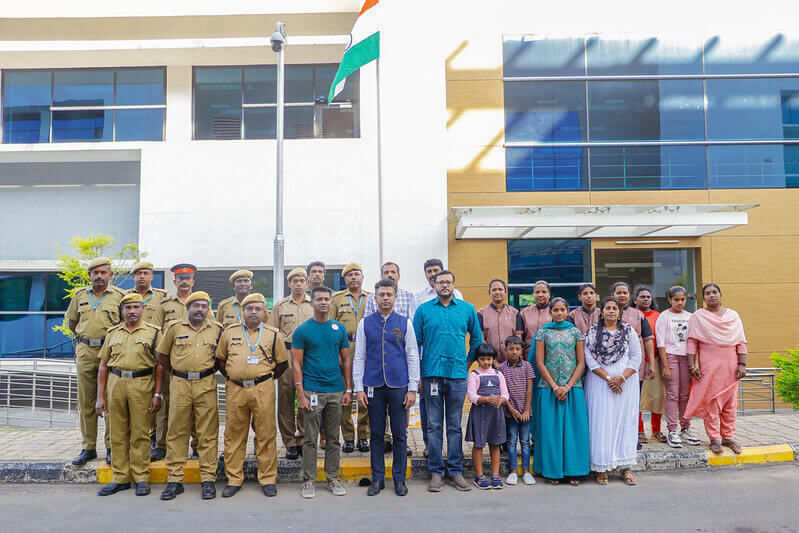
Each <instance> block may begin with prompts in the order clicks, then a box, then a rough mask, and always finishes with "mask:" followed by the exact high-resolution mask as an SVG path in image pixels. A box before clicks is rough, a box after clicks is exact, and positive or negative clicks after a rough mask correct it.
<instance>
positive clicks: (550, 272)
mask: <svg viewBox="0 0 799 533" xmlns="http://www.w3.org/2000/svg"><path fill="white" fill-rule="evenodd" d="M590 279H591V241H590V240H589V239H524V240H509V241H508V280H509V284H510V303H511V304H512V305H516V306H518V307H524V306H527V305H531V304H532V293H533V287H532V284H533V283H535V282H536V281H538V280H546V281H548V282H549V283H551V284H554V285H555V286H554V287H553V288H552V294H553V296H562V297H563V298H566V299H567V300H568V301H569V303H570V304H571V305H579V302H578V301H577V287H578V286H579V285H580V284H581V283H584V282H586V281H590ZM514 285H516V286H515V287H514Z"/></svg>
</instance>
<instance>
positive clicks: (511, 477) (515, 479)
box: [505, 472, 519, 485]
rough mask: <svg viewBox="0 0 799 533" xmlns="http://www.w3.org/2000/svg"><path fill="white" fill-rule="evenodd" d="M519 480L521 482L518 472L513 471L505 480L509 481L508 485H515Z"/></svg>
mask: <svg viewBox="0 0 799 533" xmlns="http://www.w3.org/2000/svg"><path fill="white" fill-rule="evenodd" d="M518 482H519V474H517V473H516V472H511V473H510V474H508V478H507V479H506V480H505V483H507V484H508V485H515V484H516V483H518Z"/></svg>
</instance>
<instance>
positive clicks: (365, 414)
mask: <svg viewBox="0 0 799 533" xmlns="http://www.w3.org/2000/svg"><path fill="white" fill-rule="evenodd" d="M356 408H357V409H358V439H359V440H360V439H368V438H369V411H368V410H367V409H360V408H359V406H358V402H352V403H351V404H349V405H348V406H347V407H345V408H344V411H343V412H342V414H341V434H342V435H343V436H344V440H345V441H348V440H352V441H354V440H355V426H354V425H353V424H352V410H353V409H356ZM325 434H326V435H327V431H325Z"/></svg>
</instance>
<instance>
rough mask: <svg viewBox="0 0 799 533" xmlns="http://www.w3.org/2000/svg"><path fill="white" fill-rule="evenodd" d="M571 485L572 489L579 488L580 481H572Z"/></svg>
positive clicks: (570, 481)
mask: <svg viewBox="0 0 799 533" xmlns="http://www.w3.org/2000/svg"><path fill="white" fill-rule="evenodd" d="M569 485H571V486H572V487H577V486H579V485H580V480H579V479H570V480H569Z"/></svg>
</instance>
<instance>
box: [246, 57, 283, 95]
mask: <svg viewBox="0 0 799 533" xmlns="http://www.w3.org/2000/svg"><path fill="white" fill-rule="evenodd" d="M275 102H277V69H276V68H275V67H272V66H267V67H247V68H245V69H244V103H245V104H274V103H275Z"/></svg>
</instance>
